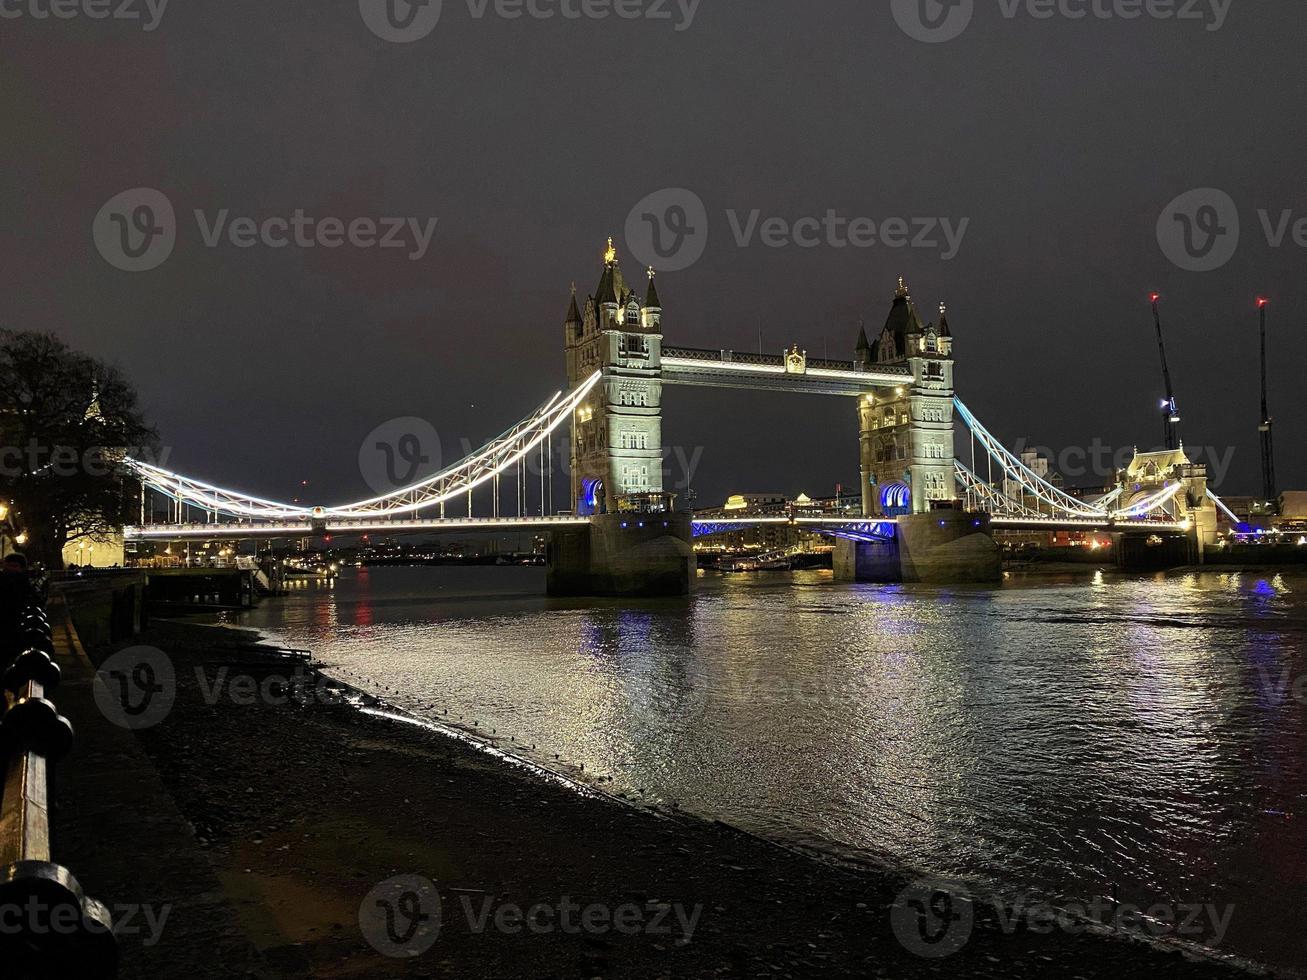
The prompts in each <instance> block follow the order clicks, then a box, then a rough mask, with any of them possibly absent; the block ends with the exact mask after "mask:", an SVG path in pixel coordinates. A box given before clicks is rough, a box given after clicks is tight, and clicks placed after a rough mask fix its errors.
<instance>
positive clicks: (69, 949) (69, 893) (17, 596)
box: [0, 575, 118, 980]
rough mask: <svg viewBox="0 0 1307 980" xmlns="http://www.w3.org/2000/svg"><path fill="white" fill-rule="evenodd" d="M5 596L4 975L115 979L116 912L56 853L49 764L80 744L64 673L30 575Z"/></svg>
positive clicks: (1, 743) (0, 833) (0, 877)
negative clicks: (62, 704)
mask: <svg viewBox="0 0 1307 980" xmlns="http://www.w3.org/2000/svg"><path fill="white" fill-rule="evenodd" d="M4 577H5V578H6V579H9V576H8V575H6V576H4ZM0 601H3V607H2V608H0V613H2V614H3V617H4V620H5V622H3V624H2V628H3V633H2V634H0V688H3V691H0V697H2V698H3V701H2V702H0V766H3V791H2V792H3V796H0V922H3V925H4V928H3V929H0V976H4V977H14V978H22V980H47V978H49V980H53V978H56V977H59V978H62V977H88V978H105V977H112V976H114V975H115V973H116V972H117V962H118V948H117V941H116V939H115V937H114V932H113V921H112V918H111V916H110V914H109V910H108V909H106V908H105V907H104V906H103V905H101V904H100V903H99V902H97V901H96V900H95V899H93V898H90V897H89V896H87V895H86V893H85V892H83V891H82V887H81V885H79V884H78V883H77V879H76V878H74V877H73V874H72V872H70V871H69V870H68V869H67V868H64V867H62V866H60V865H58V864H55V863H54V862H53V861H52V860H51V855H50V796H51V769H52V767H53V766H54V764H55V763H56V762H57V761H58V760H59V759H60V758H62V757H63V756H64V755H65V754H67V752H68V750H69V749H70V748H72V743H73V726H72V724H71V723H70V722H69V721H68V719H67V718H65V717H63V716H62V715H60V714H59V711H58V709H57V708H55V705H54V702H53V701H51V700H50V694H51V692H52V691H53V690H54V689H55V688H56V687H57V686H58V684H59V676H60V670H59V665H58V664H57V663H55V661H54V656H53V655H54V638H53V633H52V631H51V629H50V621H49V619H48V618H47V616H46V612H45V610H44V608H42V606H41V603H40V601H39V600H38V599H37V596H36V593H35V592H34V591H32V590H31V588H30V586H29V585H28V583H27V581H26V576H22V577H16V578H14V579H9V580H8V581H6V582H4V583H3V589H2V590H0Z"/></svg>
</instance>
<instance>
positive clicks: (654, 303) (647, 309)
mask: <svg viewBox="0 0 1307 980" xmlns="http://www.w3.org/2000/svg"><path fill="white" fill-rule="evenodd" d="M656 275H657V273H656V272H654V270H653V266H650V267H649V289H648V290H647V291H646V292H645V294H644V328H645V329H646V330H649V331H652V332H653V333H662V329H663V304H662V301H661V300H660V299H659V298H658V287H657V285H655V284H654V277H655V276H656Z"/></svg>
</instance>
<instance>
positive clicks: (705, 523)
mask: <svg viewBox="0 0 1307 980" xmlns="http://www.w3.org/2000/svg"><path fill="white" fill-rule="evenodd" d="M589 522H590V519H589V518H588V517H577V516H574V515H563V516H558V517H452V518H446V519H443V520H441V519H433V520H381V519H379V520H375V521H367V520H348V521H339V520H338V521H332V520H329V521H326V522H323V523H318V524H316V525H315V524H313V523H311V522H308V521H260V522H257V523H227V524H146V525H143V526H139V527H128V528H124V531H123V534H124V537H125V538H126V539H127V540H128V541H176V540H184V539H198V540H210V541H212V540H220V539H221V540H239V539H248V538H308V537H314V536H316V535H320V534H333V535H350V534H435V533H439V532H445V531H465V532H466V531H492V532H496V531H545V530H550V529H553V528H559V527H576V526H583V525H586V524H588V523H589ZM896 523H897V521H896V520H895V519H894V518H863V517H849V516H839V515H813V516H807V515H789V514H764V515H755V516H748V517H715V516H711V515H707V514H705V515H702V516H696V517H695V519H694V524H695V526H696V527H697V528H699V529H700V530H703V529H706V528H709V527H711V528H712V531H711V532H710V533H718V532H726V531H736V530H744V529H746V528H750V527H766V526H776V525H789V526H793V527H798V528H811V529H812V530H835V529H841V528H851V527H857V526H859V525H867V524H877V525H893V524H896ZM992 526H993V528H994V529H995V530H1000V531H1105V532H1112V533H1125V534H1155V533H1158V532H1167V533H1174V532H1179V531H1187V530H1189V525H1188V524H1187V523H1183V522H1175V521H1141V520H1132V521H1118V520H1112V519H1111V518H1107V517H1104V518H1101V519H1099V518H1085V519H1072V518H1062V517H1049V518H1031V517H995V518H993V519H992Z"/></svg>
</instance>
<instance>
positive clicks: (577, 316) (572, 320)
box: [563, 283, 585, 346]
mask: <svg viewBox="0 0 1307 980" xmlns="http://www.w3.org/2000/svg"><path fill="white" fill-rule="evenodd" d="M563 325H564V327H565V328H566V331H567V343H568V345H569V346H570V345H571V344H573V343H575V342H576V341H578V340H580V339H581V338H582V336H584V334H585V321H584V320H583V319H581V309H580V307H578V306H577V305H576V283H572V301H571V303H570V304H569V305H568V307H567V320H566V321H565V322H564V324H563Z"/></svg>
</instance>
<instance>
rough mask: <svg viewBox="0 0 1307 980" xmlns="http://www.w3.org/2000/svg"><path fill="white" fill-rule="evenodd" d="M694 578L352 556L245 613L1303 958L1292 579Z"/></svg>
mask: <svg viewBox="0 0 1307 980" xmlns="http://www.w3.org/2000/svg"><path fill="white" fill-rule="evenodd" d="M701 584H702V588H701V591H700V593H699V594H698V595H697V596H696V597H695V598H693V599H692V600H688V601H674V600H672V601H657V602H647V603H636V604H634V605H631V604H625V603H620V602H606V601H600V602H587V603H578V602H558V601H550V600H546V599H544V598H543V596H542V593H543V585H544V583H543V573H542V572H541V571H540V570H539V569H484V568H482V569H478V568H465V569H435V568H410V569H403V568H398V569H397V568H378V569H369V570H358V571H357V572H356V571H353V570H351V571H350V572H349V573H348V574H346V575H344V576H342V577H341V578H340V579H338V580H336V581H335V583H334V584H328V583H318V582H314V583H310V584H309V585H307V586H305V587H303V588H301V589H299V590H297V591H296V592H295V593H294V594H292V595H291V596H290V597H289V598H286V599H284V600H279V601H276V602H269V603H265V604H264V605H263V606H262V607H261V608H259V609H258V610H256V611H254V612H252V613H249V614H244V615H242V616H241V617H240V620H239V621H240V622H241V623H242V624H246V625H252V626H257V627H260V628H262V629H265V630H267V631H269V632H271V633H273V634H274V635H276V636H278V637H280V638H281V639H283V640H285V641H286V642H289V643H291V644H293V645H295V646H301V647H307V648H310V649H312V650H314V652H315V653H316V654H317V655H318V656H319V657H320V658H321V659H323V660H325V661H326V662H327V663H329V664H331V665H335V666H336V667H337V668H338V669H341V670H349V671H353V672H354V673H353V674H352V675H344V674H342V676H344V677H345V678H346V679H348V680H351V681H356V680H357V677H358V675H365V676H367V677H370V678H372V679H373V680H374V681H375V682H376V683H378V684H383V685H385V686H386V687H388V688H393V689H398V690H400V691H403V692H404V693H403V694H402V695H399V696H391V698H390V699H391V700H392V701H394V702H395V703H397V704H398V705H400V706H401V707H404V708H407V709H409V710H411V711H413V712H415V713H417V714H419V715H425V716H428V717H431V718H433V719H434V718H437V717H439V716H440V712H441V711H442V710H444V709H446V708H448V709H449V710H450V713H451V717H453V716H455V715H460V714H461V715H463V716H464V717H465V719H466V720H467V721H468V722H471V721H472V720H476V721H477V722H479V723H480V728H481V729H482V730H484V731H486V732H489V730H490V729H491V728H494V729H497V731H498V733H499V734H500V735H501V736H503V735H513V736H515V737H516V738H517V741H518V742H519V743H523V742H525V743H528V744H535V745H536V746H537V752H536V753H535V755H536V756H537V757H538V758H540V759H543V760H548V761H552V759H553V756H554V754H555V753H558V754H560V755H561V756H562V757H563V759H564V760H566V761H568V762H570V763H572V764H576V763H582V762H583V763H584V764H585V767H586V771H587V772H590V773H596V774H601V775H606V776H611V777H612V779H613V784H612V787H611V788H612V789H613V790H614V791H621V792H626V793H628V794H629V795H634V796H637V797H641V798H643V799H646V800H650V801H658V802H664V803H668V802H672V801H675V802H677V803H678V804H679V805H680V806H682V807H683V808H685V809H687V810H691V811H693V812H697V813H701V814H704V815H707V816H711V817H717V818H720V819H724V820H727V821H729V822H732V823H736V824H739V825H741V826H743V827H746V828H748V829H750V830H753V831H755V832H758V833H763V834H767V835H771V836H774V837H777V838H782V839H787V840H791V841H799V842H803V843H808V844H816V845H818V846H823V847H827V848H834V849H837V850H840V851H842V852H844V853H848V854H857V853H861V854H865V855H868V856H886V857H889V858H890V859H892V860H894V861H896V862H899V863H904V864H908V865H912V866H915V867H919V868H922V869H925V870H929V871H930V872H933V873H939V874H954V875H963V876H967V877H973V878H976V877H978V878H983V879H986V880H990V881H994V882H1000V883H1004V884H1006V885H1007V886H1012V887H1031V888H1035V889H1037V890H1039V891H1040V892H1043V893H1045V894H1049V895H1052V896H1055V897H1060V898H1065V899H1089V898H1093V897H1095V896H1098V895H1103V894H1107V893H1109V892H1110V891H1111V888H1112V885H1113V884H1114V883H1115V884H1117V885H1118V886H1119V887H1120V893H1121V897H1122V899H1123V900H1128V901H1131V900H1132V901H1136V902H1139V903H1141V904H1152V903H1154V902H1159V901H1170V902H1220V903H1227V902H1232V903H1234V904H1235V905H1236V912H1235V915H1234V919H1233V924H1232V926H1231V928H1230V932H1229V934H1228V935H1227V937H1226V939H1225V943H1224V945H1223V947H1222V948H1223V949H1226V950H1229V951H1235V952H1239V953H1241V954H1243V955H1247V956H1252V957H1254V958H1257V959H1263V960H1270V961H1275V962H1279V963H1283V964H1289V965H1294V964H1296V965H1298V966H1300V967H1302V966H1307V963H1305V962H1304V961H1303V954H1302V953H1301V951H1300V950H1299V948H1298V942H1297V937H1298V930H1299V927H1298V915H1297V913H1298V910H1299V909H1301V908H1303V907H1304V904H1305V903H1307V822H1305V818H1307V706H1305V705H1304V704H1303V703H1301V702H1299V701H1295V700H1293V697H1292V690H1293V685H1294V682H1295V681H1296V680H1297V679H1298V678H1301V677H1303V676H1304V675H1305V674H1307V654H1305V653H1304V648H1305V647H1307V642H1304V641H1305V640H1307V579H1304V578H1296V579H1295V578H1292V577H1286V576H1249V575H1242V576H1241V575H1237V574H1215V573H1209V574H1204V575H1186V576H1174V577H1156V578H1149V579H1120V580H1118V579H1114V578H1112V577H1111V576H1108V577H1103V576H1102V575H1098V576H1094V577H1082V578H1078V579H1068V580H1050V579H1040V580H1034V581H1031V582H1015V583H1009V586H1008V587H1007V588H1004V589H1002V590H973V589H960V588H959V589H912V588H884V587H881V588H877V587H870V586H851V585H845V584H840V583H835V582H833V581H832V580H831V578H830V574H829V573H828V572H827V573H822V572H807V573H796V574H795V575H793V576H789V575H785V576H774V577H768V576H761V577H756V576H741V577H732V578H712V577H709V578H705V579H703V580H702V583H701ZM1301 689H1302V685H1301V684H1300V685H1299V690H1300V691H1301Z"/></svg>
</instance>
